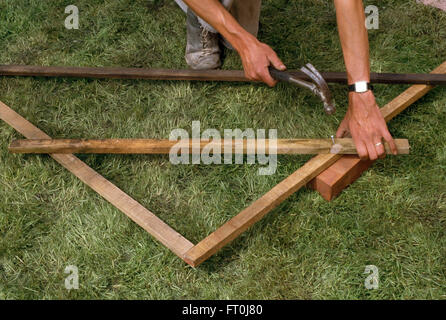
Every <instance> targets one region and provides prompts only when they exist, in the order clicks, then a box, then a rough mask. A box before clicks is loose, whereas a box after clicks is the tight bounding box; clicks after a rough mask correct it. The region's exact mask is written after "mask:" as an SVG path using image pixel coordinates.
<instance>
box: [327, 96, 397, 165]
mask: <svg viewBox="0 0 446 320" xmlns="http://www.w3.org/2000/svg"><path fill="white" fill-rule="evenodd" d="M349 133H350V134H351V137H352V138H353V141H354V143H355V146H356V150H357V151H358V154H359V157H360V158H361V160H367V159H370V160H376V159H378V157H379V158H383V157H385V154H386V152H385V149H384V145H383V140H384V141H386V142H387V143H388V144H389V146H390V149H391V151H392V153H393V154H395V155H396V154H397V153H398V151H397V148H396V145H395V141H394V140H393V138H392V135H391V134H390V132H389V130H388V128H387V124H386V121H385V120H384V117H383V116H382V114H381V111H380V110H379V107H378V105H377V104H376V101H375V96H374V95H373V92H372V91H370V90H369V91H367V92H364V93H356V92H350V93H349V107H348V111H347V114H346V115H345V118H344V120H343V121H342V122H341V125H340V126H339V129H338V131H337V132H336V137H338V138H342V137H345V136H346V135H348V134H349Z"/></svg>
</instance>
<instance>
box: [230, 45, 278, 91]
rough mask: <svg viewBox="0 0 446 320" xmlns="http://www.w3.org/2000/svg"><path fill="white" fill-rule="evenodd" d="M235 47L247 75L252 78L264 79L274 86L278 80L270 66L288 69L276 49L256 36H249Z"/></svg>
mask: <svg viewBox="0 0 446 320" xmlns="http://www.w3.org/2000/svg"><path fill="white" fill-rule="evenodd" d="M235 49H236V50H237V51H238V53H239V55H240V58H241V59H242V63H243V68H244V70H245V76H246V77H247V78H248V79H250V80H257V81H263V82H265V83H266V84H267V85H269V86H270V87H274V86H275V85H276V83H277V81H276V80H274V79H273V78H272V77H271V74H270V73H269V71H268V67H269V66H270V65H272V66H273V67H274V68H276V69H278V70H281V71H284V70H286V67H285V65H284V64H283V62H282V61H281V60H280V59H279V57H278V56H277V54H276V53H275V52H274V50H273V49H271V47H270V46H268V45H267V44H265V43H262V42H260V41H259V40H257V39H256V38H255V37H254V36H251V37H248V38H247V39H246V41H244V42H243V43H242V44H241V45H240V47H238V46H237V47H235Z"/></svg>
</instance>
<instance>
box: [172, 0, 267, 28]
mask: <svg viewBox="0 0 446 320" xmlns="http://www.w3.org/2000/svg"><path fill="white" fill-rule="evenodd" d="M220 1H221V3H222V4H223V6H224V7H225V8H226V9H227V10H229V12H230V13H231V14H232V16H233V17H234V18H235V19H236V20H237V21H238V23H240V25H241V26H242V27H243V28H244V29H245V30H246V31H248V32H249V33H251V34H252V35H254V36H257V33H258V31H259V19H260V7H261V3H262V0H220ZM175 2H176V3H177V4H178V5H179V6H180V8H181V9H182V10H183V11H184V12H187V8H188V7H187V5H186V4H185V3H184V2H183V1H182V0H175ZM198 19H199V21H200V23H201V25H202V26H203V28H205V29H206V30H208V31H211V32H214V33H217V30H215V29H214V28H213V27H212V26H210V25H209V24H208V23H207V22H206V21H204V20H203V19H201V18H200V17H199V18H198Z"/></svg>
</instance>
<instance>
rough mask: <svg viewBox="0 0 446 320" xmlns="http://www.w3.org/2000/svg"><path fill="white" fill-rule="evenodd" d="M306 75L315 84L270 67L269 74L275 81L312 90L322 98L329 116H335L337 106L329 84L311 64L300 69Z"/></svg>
mask: <svg viewBox="0 0 446 320" xmlns="http://www.w3.org/2000/svg"><path fill="white" fill-rule="evenodd" d="M300 70H301V71H302V72H303V73H304V74H306V75H307V76H308V77H310V79H311V80H313V82H309V81H305V80H301V79H298V78H296V77H294V76H292V75H291V74H290V73H288V72H285V71H279V70H277V69H275V68H274V67H272V66H270V67H269V73H270V74H271V76H272V77H273V78H274V79H275V80H280V81H285V82H290V83H294V84H297V85H298V86H301V87H304V88H307V89H309V90H311V92H313V93H314V94H315V95H317V96H319V98H321V100H322V102H323V103H324V110H325V112H326V113H327V114H333V113H334V112H335V111H336V108H335V104H334V101H333V98H332V95H331V91H330V89H329V88H328V84H327V82H326V81H325V80H324V78H323V77H322V75H321V74H320V73H319V71H317V69H316V68H315V67H314V66H313V65H312V64H310V63H307V64H306V65H305V66H304V67H302V68H301V69H300Z"/></svg>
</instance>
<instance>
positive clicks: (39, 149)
mask: <svg viewBox="0 0 446 320" xmlns="http://www.w3.org/2000/svg"><path fill="white" fill-rule="evenodd" d="M274 142H275V143H273V145H271V143H272V140H269V139H226V140H223V139H218V140H217V139H214V140H198V139H196V140H193V139H187V140H180V141H169V140H155V139H101V140H94V139H28V140H15V141H13V142H12V143H11V145H10V146H9V151H10V152H12V153H59V154H65V153H66V154H69V153H97V154H101V153H108V154H169V153H170V151H171V150H174V151H177V152H178V150H181V152H182V153H201V152H203V151H204V150H207V151H206V152H210V153H232V154H257V153H261V154H322V153H323V154H327V153H335V154H357V151H356V147H355V144H354V142H353V140H352V139H349V138H345V139H335V141H334V142H335V144H333V141H332V140H331V139H277V140H275V141H274ZM395 143H396V145H397V148H398V151H399V154H409V148H410V147H409V142H408V140H407V139H396V140H395ZM384 145H385V149H386V151H387V153H389V154H391V152H390V148H389V146H388V145H387V143H385V144H384ZM172 148H174V149H172Z"/></svg>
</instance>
